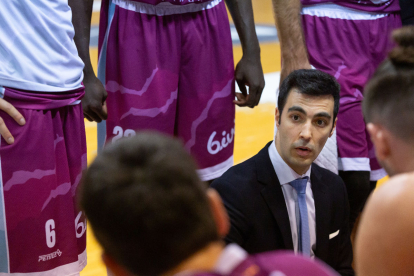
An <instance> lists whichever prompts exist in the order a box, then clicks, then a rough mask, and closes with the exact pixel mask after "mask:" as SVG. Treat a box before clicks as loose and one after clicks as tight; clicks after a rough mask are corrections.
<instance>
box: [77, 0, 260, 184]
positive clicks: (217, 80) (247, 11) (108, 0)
mask: <svg viewBox="0 0 414 276" xmlns="http://www.w3.org/2000/svg"><path fill="white" fill-rule="evenodd" d="M82 2H83V3H79V5H84V6H85V7H86V10H89V11H90V10H91V8H90V7H91V5H92V0H88V1H82ZM227 5H228V8H229V11H230V13H231V14H232V17H233V21H234V24H235V26H236V29H237V31H238V34H239V37H240V41H241V45H242V48H243V57H242V59H241V60H240V62H239V63H238V65H237V67H236V70H234V64H233V53H232V40H231V36H230V26H229V21H228V18H227V11H226V7H225V4H224V1H223V0H167V1H161V0H104V1H102V8H101V19H100V29H99V34H100V38H99V49H100V54H99V65H98V71H99V74H100V75H102V76H103V77H104V78H105V80H104V81H103V82H104V84H105V88H106V90H107V92H108V98H107V101H106V102H107V107H108V119H107V121H106V128H107V137H106V138H107V142H115V141H117V140H118V139H120V138H121V137H125V136H132V135H135V130H137V129H155V130H158V131H161V132H164V133H167V134H170V135H174V136H178V137H180V138H181V139H182V140H183V142H184V143H185V147H186V148H187V150H189V151H190V152H191V154H192V155H193V156H195V157H196V159H197V161H198V164H199V167H200V169H199V171H198V172H199V174H200V176H201V177H202V179H203V180H211V179H215V178H217V177H219V176H220V175H221V174H222V173H223V172H225V171H226V170H227V169H228V168H229V167H231V165H232V164H233V145H234V115H235V107H234V103H235V104H237V105H239V106H249V107H254V106H256V105H257V104H258V103H259V100H260V96H261V93H262V90H263V87H264V76H263V71H262V67H261V63H260V49H259V43H258V39H257V36H256V32H255V28H254V20H253V11H252V4H251V1H250V0H248V1H236V0H227ZM80 22H82V23H80ZM87 24H90V14H89V15H86V13H85V14H84V16H83V20H80V21H79V29H82V28H84V27H83V26H84V25H87ZM75 28H76V25H75ZM77 29H78V28H76V30H77ZM81 31H82V30H81ZM86 35H89V34H86V33H84V36H83V37H86ZM79 42H80V43H78V45H81V46H79V47H80V48H82V49H84V50H80V51H81V52H84V53H86V52H87V49H88V47H89V44H88V43H87V40H86V39H83V38H82V33H80V38H79ZM85 57H86V55H85ZM86 59H88V57H86ZM84 60H85V59H84ZM85 63H88V61H85ZM85 75H92V74H87V72H85ZM92 79H94V77H92ZM234 79H236V81H237V83H238V85H239V87H240V89H241V91H242V93H238V94H236V96H237V99H236V100H234V99H235V93H234V89H235V84H234ZM95 80H96V78H95ZM246 85H247V86H249V93H247V91H246ZM85 86H86V97H85V99H90V103H91V104H90V105H89V106H90V107H88V105H84V111H85V114H86V117H87V118H89V119H91V120H96V121H100V120H102V119H105V117H106V114H105V111H104V110H103V108H104V107H103V103H104V101H105V93H104V92H103V91H102V90H101V89H97V88H95V87H96V86H98V84H97V83H96V81H89V80H88V79H85ZM85 101H86V100H85ZM92 102H93V103H94V104H93V103H92ZM98 105H100V107H99V108H98Z"/></svg>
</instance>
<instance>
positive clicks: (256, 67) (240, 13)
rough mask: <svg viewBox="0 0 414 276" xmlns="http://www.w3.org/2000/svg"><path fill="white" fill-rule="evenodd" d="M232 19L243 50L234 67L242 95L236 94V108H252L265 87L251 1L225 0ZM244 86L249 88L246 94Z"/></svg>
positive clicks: (256, 103) (257, 102)
mask: <svg viewBox="0 0 414 276" xmlns="http://www.w3.org/2000/svg"><path fill="white" fill-rule="evenodd" d="M226 4H227V7H228V9H229V11H230V14H231V16H232V18H233V21H234V25H235V26H236V29H237V33H238V34H239V37H240V42H241V45H242V50H243V57H242V58H241V60H240V61H239V63H238V64H237V66H236V72H235V78H236V82H237V84H238V85H239V88H240V91H241V92H242V94H240V93H237V94H236V97H237V100H235V101H234V103H235V104H237V105H238V106H249V107H254V106H256V105H258V104H259V101H260V97H261V95H262V91H263V88H264V85H265V81H264V76H263V69H262V64H261V62H260V46H259V40H258V39H257V35H256V30H255V28H254V18H253V8H252V2H251V0H226ZM246 85H247V86H249V94H247V90H246Z"/></svg>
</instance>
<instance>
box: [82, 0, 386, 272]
mask: <svg viewBox="0 0 414 276" xmlns="http://www.w3.org/2000/svg"><path fill="white" fill-rule="evenodd" d="M252 2H253V11H254V18H255V22H256V26H257V28H256V30H257V32H258V36H259V40H260V48H261V61H262V67H263V71H264V73H265V80H266V87H265V91H264V92H263V95H262V100H261V101H260V104H259V105H258V106H257V107H255V108H254V109H250V108H239V107H236V129H235V132H236V134H235V141H234V162H235V164H237V163H240V162H242V161H244V160H246V159H248V158H250V157H251V156H253V155H254V154H256V153H257V152H258V151H259V150H260V149H261V148H262V147H264V145H265V144H266V143H267V142H269V141H270V140H272V139H273V135H274V111H275V100H276V96H275V91H276V88H277V87H278V85H279V74H278V72H279V71H280V64H281V61H280V47H279V42H278V40H277V37H276V31H275V28H274V19H273V13H272V3H271V0H253V1H252ZM99 4H100V3H99V0H95V3H94V13H93V16H92V26H97V25H98V23H99V12H98V10H99ZM233 41H234V40H233ZM90 52H91V58H92V61H93V65H94V69H95V72H96V64H97V59H98V50H97V48H96V47H93V48H91V51H90ZM233 55H234V61H235V64H237V62H238V61H239V60H240V59H241V57H242V49H241V46H240V44H239V43H237V42H236V43H234V46H233ZM85 127H86V139H87V146H88V163H90V162H91V161H92V160H93V159H94V158H95V156H96V153H97V140H96V137H97V127H96V123H91V122H88V121H86V120H85ZM380 182H384V180H382V181H380ZM101 253H102V250H101V248H100V246H99V244H98V243H97V242H96V240H95V239H94V237H93V233H92V231H91V228H89V231H87V255H88V264H87V266H86V268H85V269H84V270H83V271H82V272H81V276H101V275H106V268H105V266H104V265H103V263H102V261H101Z"/></svg>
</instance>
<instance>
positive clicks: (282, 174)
mask: <svg viewBox="0 0 414 276" xmlns="http://www.w3.org/2000/svg"><path fill="white" fill-rule="evenodd" d="M269 157H270V161H272V165H273V168H274V169H275V172H276V175H277V178H278V179H279V182H280V185H281V186H282V191H283V196H284V197H285V202H286V207H287V211H288V215H289V222H290V229H291V231H292V241H293V248H294V251H295V253H297V252H298V246H299V240H298V233H299V231H298V227H299V223H298V222H299V219H300V216H299V204H298V200H297V198H298V196H297V193H296V190H295V189H294V188H293V187H292V186H291V185H290V184H289V182H291V181H293V180H295V179H298V178H302V177H305V176H307V177H308V179H309V180H308V183H307V185H306V206H307V208H308V222H309V234H310V243H311V244H310V245H311V252H310V256H311V258H314V257H315V254H314V251H315V249H316V222H315V201H314V199H313V193H312V187H311V182H310V181H311V180H310V172H311V167H309V169H308V170H307V171H306V173H305V174H303V175H299V174H297V173H296V172H295V171H294V170H292V168H290V167H289V166H288V164H286V163H285V161H284V160H283V159H282V157H281V156H280V154H279V152H278V151H277V149H276V145H275V141H273V142H272V144H271V145H270V146H269Z"/></svg>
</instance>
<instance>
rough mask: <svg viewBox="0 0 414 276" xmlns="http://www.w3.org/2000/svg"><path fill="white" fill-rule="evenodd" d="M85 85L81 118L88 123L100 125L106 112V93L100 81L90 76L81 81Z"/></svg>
mask: <svg viewBox="0 0 414 276" xmlns="http://www.w3.org/2000/svg"><path fill="white" fill-rule="evenodd" d="M83 84H84V85H85V96H84V97H83V99H82V108H83V116H84V117H85V118H86V119H87V120H88V121H90V122H92V121H95V122H98V123H100V122H101V121H102V120H106V118H107V117H108V112H107V109H106V102H105V101H106V97H107V96H108V93H107V92H106V90H105V88H104V86H103V85H102V83H101V81H100V80H99V79H98V78H97V77H95V75H92V76H90V77H85V78H84V80H83Z"/></svg>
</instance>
